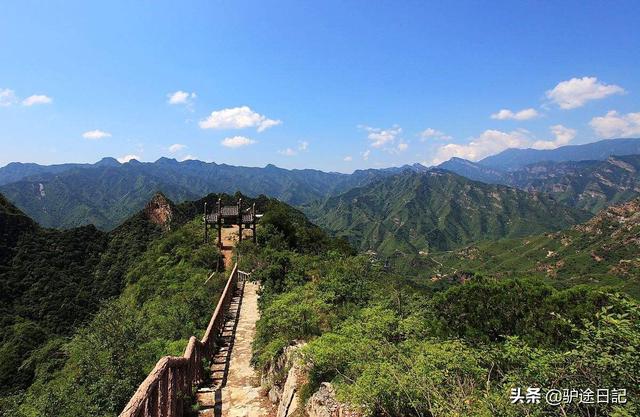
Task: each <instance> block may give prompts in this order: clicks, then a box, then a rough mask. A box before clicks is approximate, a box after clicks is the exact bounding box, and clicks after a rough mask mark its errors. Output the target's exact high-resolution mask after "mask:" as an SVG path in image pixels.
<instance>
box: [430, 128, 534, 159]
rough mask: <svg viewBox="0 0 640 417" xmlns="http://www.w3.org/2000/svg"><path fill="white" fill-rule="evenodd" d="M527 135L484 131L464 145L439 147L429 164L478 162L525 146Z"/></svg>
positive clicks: (519, 131) (522, 132)
mask: <svg viewBox="0 0 640 417" xmlns="http://www.w3.org/2000/svg"><path fill="white" fill-rule="evenodd" d="M529 135H530V134H529V132H527V131H526V130H522V129H521V130H514V131H512V132H509V133H507V132H502V131H500V130H485V131H484V132H482V134H480V136H478V137H477V138H473V139H472V140H471V142H469V143H468V144H466V145H461V144H457V143H448V144H446V145H443V146H440V148H438V150H437V152H436V156H435V157H434V158H433V160H432V161H431V164H434V165H435V164H439V163H441V162H444V161H447V160H449V159H450V158H453V157H458V158H464V159H468V160H471V161H478V160H480V159H482V158H484V157H486V156H489V155H492V154H495V153H498V152H501V151H503V150H505V149H507V148H520V147H523V146H525V145H527V144H528V143H529Z"/></svg>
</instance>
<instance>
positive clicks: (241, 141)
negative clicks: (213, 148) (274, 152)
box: [220, 136, 256, 148]
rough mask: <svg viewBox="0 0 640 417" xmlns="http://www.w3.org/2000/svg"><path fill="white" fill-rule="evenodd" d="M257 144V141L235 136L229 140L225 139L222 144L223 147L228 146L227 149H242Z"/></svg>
mask: <svg viewBox="0 0 640 417" xmlns="http://www.w3.org/2000/svg"><path fill="white" fill-rule="evenodd" d="M254 143H256V141H255V140H253V139H249V138H247V137H244V136H233V137H229V138H224V139H223V140H222V142H220V144H221V145H222V146H226V147H227V148H240V147H242V146H248V145H252V144H254Z"/></svg>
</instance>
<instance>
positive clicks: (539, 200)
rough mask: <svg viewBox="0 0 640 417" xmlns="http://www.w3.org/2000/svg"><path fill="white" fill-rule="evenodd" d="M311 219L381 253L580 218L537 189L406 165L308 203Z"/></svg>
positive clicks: (440, 246) (441, 246)
mask: <svg viewBox="0 0 640 417" xmlns="http://www.w3.org/2000/svg"><path fill="white" fill-rule="evenodd" d="M308 213H309V215H310V217H311V218H312V220H314V221H315V222H316V223H318V224H320V225H321V226H323V227H326V228H327V229H328V230H330V231H331V232H333V233H335V234H337V235H340V236H345V237H348V238H349V239H350V240H351V241H352V242H354V244H355V245H356V246H357V247H359V248H360V249H362V250H368V249H372V250H375V251H378V252H381V253H383V254H391V253H393V252H394V251H401V252H403V253H418V252H419V251H423V252H429V251H434V250H447V249H451V248H454V247H457V246H460V245H463V244H467V243H469V242H472V241H476V240H479V239H497V238H501V237H515V236H524V235H530V234H535V233H539V232H542V231H549V230H560V229H563V228H565V227H567V226H569V225H572V224H575V223H578V222H580V221H583V220H585V219H586V218H587V215H586V214H585V213H583V212H580V211H576V210H573V209H570V208H567V207H565V206H562V205H560V204H557V203H556V202H554V201H552V200H551V199H549V198H547V197H545V196H543V195H538V194H529V193H526V192H524V191H520V190H517V189H514V188H509V187H506V186H502V185H488V184H483V183H479V182H474V181H470V180H468V179H466V178H463V177H460V176H458V175H455V174H451V173H449V172H446V171H438V170H432V171H429V172H426V173H414V172H405V173H403V174H400V175H396V176H393V177H390V178H385V179H382V180H378V181H376V182H374V183H372V184H370V185H368V186H365V187H361V188H355V189H352V190H350V191H348V192H346V193H344V194H342V195H340V196H338V197H333V198H330V199H328V200H327V201H326V202H324V203H322V204H317V205H314V206H312V207H309V208H308Z"/></svg>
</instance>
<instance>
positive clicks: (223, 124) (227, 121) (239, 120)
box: [199, 106, 282, 132]
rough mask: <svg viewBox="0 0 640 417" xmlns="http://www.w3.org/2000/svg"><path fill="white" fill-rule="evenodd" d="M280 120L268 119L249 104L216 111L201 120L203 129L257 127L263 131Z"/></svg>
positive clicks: (259, 130)
mask: <svg viewBox="0 0 640 417" xmlns="http://www.w3.org/2000/svg"><path fill="white" fill-rule="evenodd" d="M281 123H282V121H280V120H273V119H268V118H267V117H266V116H263V115H261V114H258V113H256V112H254V111H253V110H251V108H249V107H248V106H242V107H234V108H230V109H222V110H218V111H214V112H212V113H211V115H210V116H209V117H207V118H206V119H204V120H201V121H200V122H199V125H200V128H202V129H245V128H248V127H255V128H256V129H257V130H258V132H263V131H265V130H267V129H269V128H270V127H273V126H277V125H279V124H281Z"/></svg>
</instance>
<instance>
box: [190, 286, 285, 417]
mask: <svg viewBox="0 0 640 417" xmlns="http://www.w3.org/2000/svg"><path fill="white" fill-rule="evenodd" d="M258 318H259V310H258V284H255V283H252V282H246V283H245V284H244V285H243V288H242V289H241V290H239V291H238V294H237V295H236V297H234V299H233V300H232V303H231V306H230V310H229V314H228V319H227V321H226V322H225V327H224V330H223V333H222V336H223V342H224V344H223V346H222V348H221V349H220V351H219V353H218V354H217V355H216V357H215V358H214V360H213V364H212V366H211V371H212V375H211V379H212V381H211V383H210V384H208V386H207V387H204V388H201V389H200V390H199V392H198V394H197V399H198V404H199V406H200V411H199V413H198V415H199V416H201V417H220V416H221V417H245V416H246V417H272V416H275V415H276V413H275V407H274V406H273V405H272V404H271V402H270V401H269V400H268V399H267V398H266V397H265V396H264V395H263V394H262V392H261V389H260V378H259V376H258V374H257V372H256V371H255V370H254V369H253V367H252V366H251V344H252V342H253V339H254V338H255V332H256V321H258Z"/></svg>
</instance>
